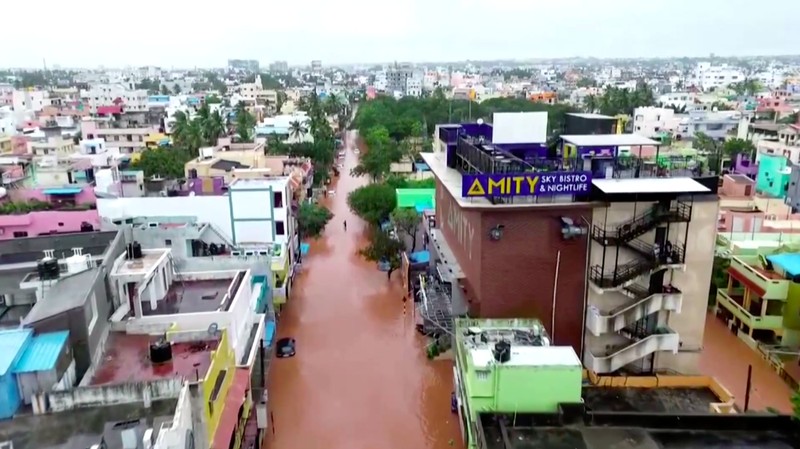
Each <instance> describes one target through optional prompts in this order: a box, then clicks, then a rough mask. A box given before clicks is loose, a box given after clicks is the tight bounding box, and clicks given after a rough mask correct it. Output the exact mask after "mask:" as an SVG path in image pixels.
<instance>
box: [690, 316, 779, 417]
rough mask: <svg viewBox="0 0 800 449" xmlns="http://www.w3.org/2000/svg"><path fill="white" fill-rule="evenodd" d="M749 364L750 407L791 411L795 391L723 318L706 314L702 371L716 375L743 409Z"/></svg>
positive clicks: (701, 360) (701, 362) (752, 408)
mask: <svg viewBox="0 0 800 449" xmlns="http://www.w3.org/2000/svg"><path fill="white" fill-rule="evenodd" d="M748 365H753V378H752V388H751V390H750V410H754V411H757V410H762V411H763V410H765V409H766V408H767V407H772V408H775V409H777V410H779V411H781V412H784V413H791V412H792V404H791V401H790V398H791V395H792V391H791V389H790V388H789V386H788V385H786V382H784V381H783V379H781V377H780V376H779V375H778V373H777V372H776V371H775V370H774V369H772V367H771V366H770V365H769V363H767V362H766V361H765V360H764V359H763V358H761V356H760V355H759V354H758V353H757V352H756V351H754V350H752V349H750V347H749V346H747V344H745V342H743V341H742V340H741V339H739V338H738V337H736V336H735V335H733V333H731V331H730V330H728V328H727V327H725V324H724V323H723V322H722V321H720V320H719V319H718V318H715V317H714V315H713V314H711V313H709V314H708V315H706V331H705V335H704V337H703V356H702V358H701V359H700V371H702V372H703V374H706V375H710V376H713V377H716V378H717V380H718V381H720V382H721V383H722V385H724V386H725V388H727V389H728V391H730V392H731V393H732V394H733V396H734V397H735V398H736V405H738V406H739V408H740V409H741V408H743V407H744V397H745V391H746V389H747V366H748Z"/></svg>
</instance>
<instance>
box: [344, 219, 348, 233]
mask: <svg viewBox="0 0 800 449" xmlns="http://www.w3.org/2000/svg"><path fill="white" fill-rule="evenodd" d="M344 230H345V231H346V230H347V220H345V221H344Z"/></svg>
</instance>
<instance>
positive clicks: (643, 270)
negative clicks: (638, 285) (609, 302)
mask: <svg viewBox="0 0 800 449" xmlns="http://www.w3.org/2000/svg"><path fill="white" fill-rule="evenodd" d="M625 246H626V247H630V248H631V249H632V250H633V251H635V252H636V253H637V254H638V255H639V256H641V258H637V259H634V260H632V261H630V262H627V263H625V264H622V265H618V266H617V267H616V269H614V270H613V271H608V272H603V268H602V267H601V266H600V265H594V266H593V267H591V269H590V270H589V280H590V281H592V283H594V284H595V286H597V287H598V288H599V289H609V290H613V289H617V288H619V287H624V286H626V285H628V284H630V283H632V282H633V281H634V280H635V279H636V278H638V277H639V276H644V275H646V274H650V273H653V272H655V271H659V270H666V269H685V265H684V264H683V263H684V252H683V247H681V246H680V245H674V246H673V247H672V252H671V253H669V254H666V253H659V254H656V252H655V249H654V247H653V246H652V245H648V244H646V243H644V242H641V241H639V240H633V241H631V242H628V243H626V245H625Z"/></svg>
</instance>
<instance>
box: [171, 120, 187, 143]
mask: <svg viewBox="0 0 800 449" xmlns="http://www.w3.org/2000/svg"><path fill="white" fill-rule="evenodd" d="M173 118H174V119H175V123H174V124H173V125H172V133H171V134H172V142H173V143H174V144H175V145H176V146H180V145H181V144H182V143H183V142H184V141H185V140H186V135H187V132H188V129H189V117H188V116H187V115H186V113H184V112H183V111H177V112H175V115H174V116H173Z"/></svg>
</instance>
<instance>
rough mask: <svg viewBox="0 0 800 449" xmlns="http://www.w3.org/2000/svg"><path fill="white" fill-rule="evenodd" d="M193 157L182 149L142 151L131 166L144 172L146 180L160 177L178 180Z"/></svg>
mask: <svg viewBox="0 0 800 449" xmlns="http://www.w3.org/2000/svg"><path fill="white" fill-rule="evenodd" d="M192 158H193V156H192V155H191V154H190V153H189V152H188V151H186V150H185V149H183V148H151V149H148V150H144V151H142V153H141V154H140V155H139V159H138V160H136V161H135V162H134V163H133V164H132V166H133V168H135V169H138V170H142V171H144V176H145V177H147V178H152V177H156V176H158V177H162V178H166V179H180V178H183V176H184V167H185V166H186V163H187V162H189V161H190V160H192Z"/></svg>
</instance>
